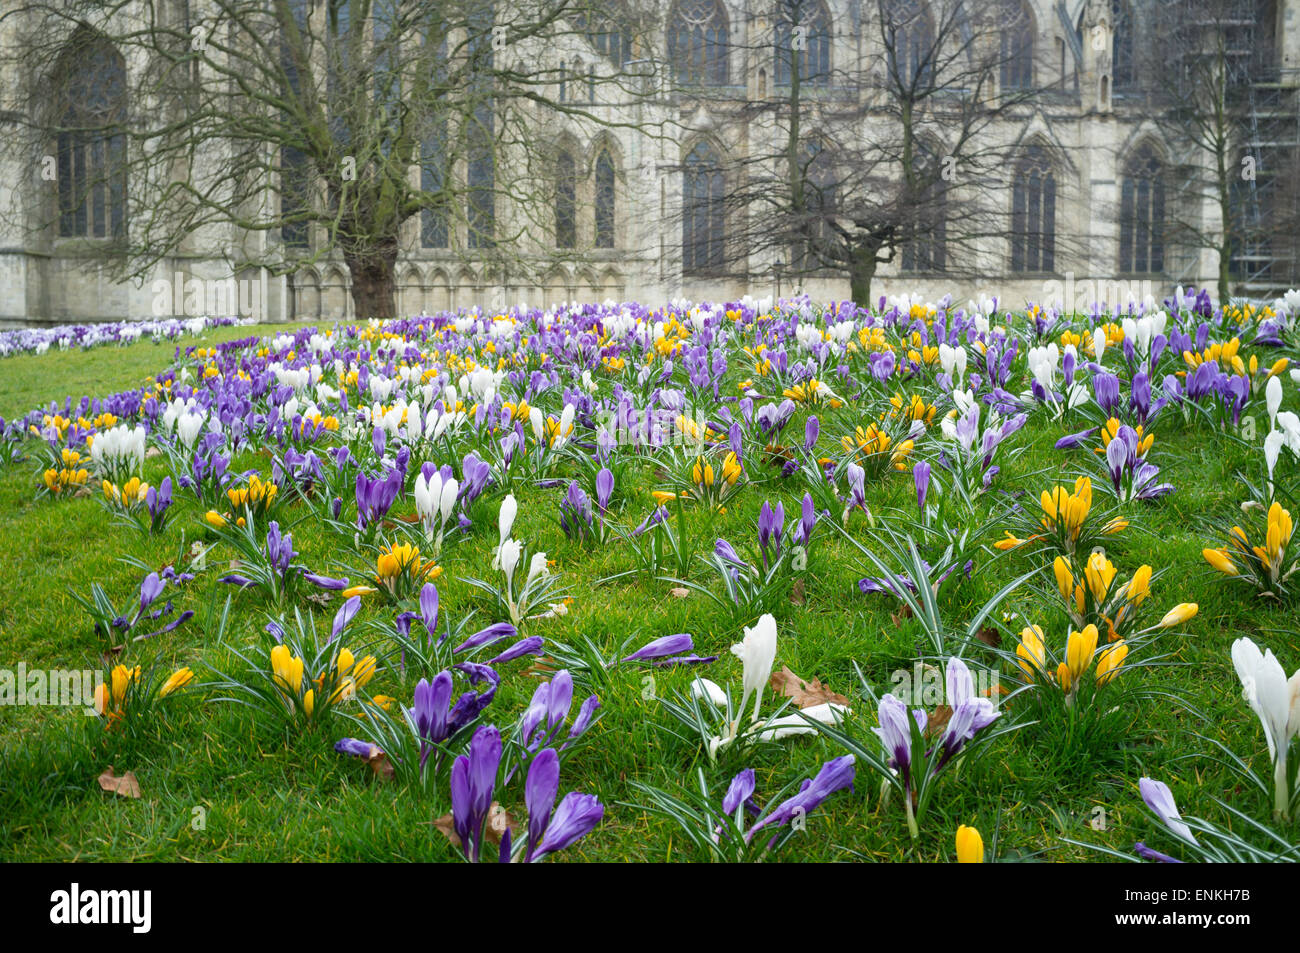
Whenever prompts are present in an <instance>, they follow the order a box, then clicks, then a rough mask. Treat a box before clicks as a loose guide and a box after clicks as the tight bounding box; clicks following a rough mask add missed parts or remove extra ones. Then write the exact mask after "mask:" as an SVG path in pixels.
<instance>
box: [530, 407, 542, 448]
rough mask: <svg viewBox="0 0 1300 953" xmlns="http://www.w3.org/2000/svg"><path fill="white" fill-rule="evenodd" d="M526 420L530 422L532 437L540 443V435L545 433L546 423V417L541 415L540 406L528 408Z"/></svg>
mask: <svg viewBox="0 0 1300 953" xmlns="http://www.w3.org/2000/svg"><path fill="white" fill-rule="evenodd" d="M528 422H529V423H530V424H532V427H533V439H534V440H536V441H537V442H538V444H540V443H541V442H542V435H543V433H545V424H546V418H544V417H543V416H542V411H541V408H539V407H529V408H528Z"/></svg>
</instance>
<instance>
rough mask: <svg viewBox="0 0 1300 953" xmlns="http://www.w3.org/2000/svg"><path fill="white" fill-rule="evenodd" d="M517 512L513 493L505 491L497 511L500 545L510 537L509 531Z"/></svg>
mask: <svg viewBox="0 0 1300 953" xmlns="http://www.w3.org/2000/svg"><path fill="white" fill-rule="evenodd" d="M518 512H519V504H518V503H516V502H515V495H514V494H513V493H507V494H506V498H505V499H504V500H502V501H501V509H500V510H499V511H498V512H497V530H498V531H499V532H500V534H501V538H500V541H499V542H498V544H497V545H501V543H504V542H505V541H506V540H507V539H509V538H510V531H511V530H512V529H514V526H515V514H516V513H518Z"/></svg>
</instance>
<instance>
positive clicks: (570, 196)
mask: <svg viewBox="0 0 1300 953" xmlns="http://www.w3.org/2000/svg"><path fill="white" fill-rule="evenodd" d="M577 245H578V165H577V163H576V162H574V161H573V155H572V153H569V152H561V153H560V155H559V157H558V158H557V159H556V160H555V247H556V248H576V247H577Z"/></svg>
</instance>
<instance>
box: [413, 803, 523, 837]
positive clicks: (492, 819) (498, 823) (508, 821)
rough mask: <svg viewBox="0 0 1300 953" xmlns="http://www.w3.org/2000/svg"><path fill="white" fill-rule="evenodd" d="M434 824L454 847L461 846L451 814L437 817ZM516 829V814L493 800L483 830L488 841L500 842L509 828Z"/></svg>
mask: <svg viewBox="0 0 1300 953" xmlns="http://www.w3.org/2000/svg"><path fill="white" fill-rule="evenodd" d="M433 826H434V827H436V828H437V829H438V830H440V831H442V834H443V836H444V837H446V838H447V840H448V841H449V842H450V843H451V846H452V847H457V848H459V847H460V846H461V841H460V835H459V834H457V833H456V825H455V823H454V822H453V820H452V816H451V815H450V814H444V815H442V817H438V818H435V819H434V821H433ZM514 829H515V819H514V816H513V815H512V814H511V813H510V812H509V811H507V810H506V809H505V808H504V807H502V806H501V803H500V802H499V801H493V802H492V806H491V807H489V808H488V815H487V823H486V824H484V825H483V831H484V834H485V835H486V836H487V840H488V842H489V843H492V844H500V843H501V836H502V835H503V834H504V833H505V832H506V831H507V830H510V831H513V830H514Z"/></svg>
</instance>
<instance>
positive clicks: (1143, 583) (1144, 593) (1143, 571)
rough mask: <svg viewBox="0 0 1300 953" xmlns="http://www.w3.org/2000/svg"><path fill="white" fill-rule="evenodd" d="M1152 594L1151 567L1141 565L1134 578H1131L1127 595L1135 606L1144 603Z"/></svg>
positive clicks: (1126, 591)
mask: <svg viewBox="0 0 1300 953" xmlns="http://www.w3.org/2000/svg"><path fill="white" fill-rule="evenodd" d="M1150 595H1151V567H1150V566H1139V567H1138V569H1137V572H1135V573H1133V578H1132V579H1130V580H1129V583H1128V588H1127V589H1126V590H1125V597H1126V598H1127V599H1128V601H1129V602H1131V603H1133V605H1135V606H1140V605H1142V603H1143V602H1145V601H1146V600H1147V597H1149V596H1150Z"/></svg>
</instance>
